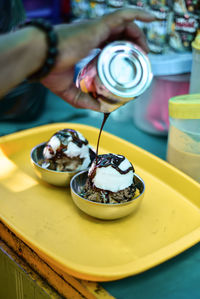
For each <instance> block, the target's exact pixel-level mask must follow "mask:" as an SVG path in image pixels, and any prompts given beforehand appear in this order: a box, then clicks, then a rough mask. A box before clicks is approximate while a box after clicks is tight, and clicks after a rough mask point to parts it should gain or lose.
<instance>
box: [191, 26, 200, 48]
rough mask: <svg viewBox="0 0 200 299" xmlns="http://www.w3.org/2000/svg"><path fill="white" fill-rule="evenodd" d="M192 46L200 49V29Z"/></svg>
mask: <svg viewBox="0 0 200 299" xmlns="http://www.w3.org/2000/svg"><path fill="white" fill-rule="evenodd" d="M192 47H193V48H194V49H195V50H199V51H200V31H199V32H198V33H197V36H196V37H195V39H194V41H193V42H192Z"/></svg>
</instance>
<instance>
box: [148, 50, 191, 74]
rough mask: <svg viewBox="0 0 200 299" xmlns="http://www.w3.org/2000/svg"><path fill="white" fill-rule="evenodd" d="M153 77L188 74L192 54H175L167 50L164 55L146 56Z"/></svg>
mask: <svg viewBox="0 0 200 299" xmlns="http://www.w3.org/2000/svg"><path fill="white" fill-rule="evenodd" d="M148 57H149V59H150V62H151V67H152V72H153V75H154V76H171V75H179V74H184V73H190V72H191V69H192V53H191V52H185V53H176V52H174V51H172V50H168V51H167V52H166V53H164V54H152V53H150V54H148Z"/></svg>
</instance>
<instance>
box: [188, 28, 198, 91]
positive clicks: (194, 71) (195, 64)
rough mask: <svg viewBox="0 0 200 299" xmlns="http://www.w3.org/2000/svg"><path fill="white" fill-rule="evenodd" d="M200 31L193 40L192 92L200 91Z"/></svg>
mask: <svg viewBox="0 0 200 299" xmlns="http://www.w3.org/2000/svg"><path fill="white" fill-rule="evenodd" d="M199 78H200V32H199V33H198V35H197V36H196V38H195V40H194V41H193V42H192V71H191V77H190V93H200V84H199Z"/></svg>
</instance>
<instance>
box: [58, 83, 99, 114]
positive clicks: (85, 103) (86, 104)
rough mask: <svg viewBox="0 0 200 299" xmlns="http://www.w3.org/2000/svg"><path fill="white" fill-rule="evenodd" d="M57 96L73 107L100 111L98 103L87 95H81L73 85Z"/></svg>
mask: <svg viewBox="0 0 200 299" xmlns="http://www.w3.org/2000/svg"><path fill="white" fill-rule="evenodd" d="M58 95H59V96H60V97H61V98H62V99H63V100H65V101H66V102H68V103H69V104H70V105H72V106H73V107H76V108H82V109H91V110H95V111H100V104H99V102H98V101H97V100H96V99H94V98H93V97H91V96H90V95H89V94H88V93H83V92H82V91H81V90H80V89H78V88H76V87H75V86H74V85H72V86H71V87H70V88H69V89H67V90H66V91H62V93H59V94H58Z"/></svg>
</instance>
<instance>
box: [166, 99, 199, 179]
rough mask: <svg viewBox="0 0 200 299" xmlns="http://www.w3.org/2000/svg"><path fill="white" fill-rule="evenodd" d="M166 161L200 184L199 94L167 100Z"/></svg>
mask: <svg viewBox="0 0 200 299" xmlns="http://www.w3.org/2000/svg"><path fill="white" fill-rule="evenodd" d="M169 120H170V127H169V134H168V147H167V161H168V162H169V163H171V164H172V165H174V166H175V167H177V168H179V169H180V170H182V171H183V172H185V173H186V174H188V175H189V176H191V177H192V178H194V179H195V180H196V181H198V182H200V94H192V95H184V96H177V97H173V98H171V99H170V100H169Z"/></svg>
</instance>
